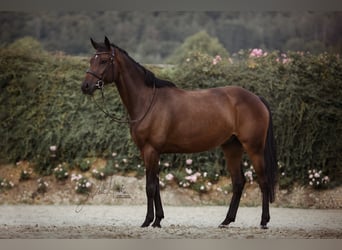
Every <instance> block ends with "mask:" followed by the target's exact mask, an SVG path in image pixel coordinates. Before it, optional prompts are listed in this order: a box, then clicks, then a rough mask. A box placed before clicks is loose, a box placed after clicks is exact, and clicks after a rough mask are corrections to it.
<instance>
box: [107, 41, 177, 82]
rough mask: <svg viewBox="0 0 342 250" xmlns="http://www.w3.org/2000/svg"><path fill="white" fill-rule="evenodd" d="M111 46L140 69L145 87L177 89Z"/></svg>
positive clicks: (124, 52) (121, 50) (123, 51)
mask: <svg viewBox="0 0 342 250" xmlns="http://www.w3.org/2000/svg"><path fill="white" fill-rule="evenodd" d="M111 46H113V47H115V48H116V49H118V50H119V51H120V52H122V53H123V54H125V55H126V56H127V57H128V58H129V59H130V60H131V61H132V62H133V63H134V64H135V65H136V66H137V67H138V68H140V69H142V71H143V72H144V74H145V84H146V86H147V87H150V88H153V87H154V86H155V87H156V88H165V87H169V88H176V87H177V86H176V85H175V84H174V83H173V82H170V81H167V80H162V79H159V78H158V77H156V76H155V75H154V73H153V72H152V71H150V70H148V69H146V68H145V67H144V66H142V65H141V64H140V63H138V62H136V61H135V60H134V59H133V58H132V57H130V55H129V54H128V53H127V52H126V51H125V50H123V49H121V48H120V47H118V46H116V45H115V44H111ZM105 48H106V46H105V45H104V44H103V49H105ZM101 49H102V48H101Z"/></svg>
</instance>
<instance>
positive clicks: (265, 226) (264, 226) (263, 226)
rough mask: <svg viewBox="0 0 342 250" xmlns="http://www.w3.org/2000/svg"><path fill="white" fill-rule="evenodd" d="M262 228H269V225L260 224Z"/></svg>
mask: <svg viewBox="0 0 342 250" xmlns="http://www.w3.org/2000/svg"><path fill="white" fill-rule="evenodd" d="M260 228H261V229H268V226H267V225H260Z"/></svg>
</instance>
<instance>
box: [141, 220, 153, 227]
mask: <svg viewBox="0 0 342 250" xmlns="http://www.w3.org/2000/svg"><path fill="white" fill-rule="evenodd" d="M150 224H151V222H148V221H145V222H144V223H143V224H142V225H141V227H148V226H149V225H150Z"/></svg>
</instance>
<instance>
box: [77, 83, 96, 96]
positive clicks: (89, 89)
mask: <svg viewBox="0 0 342 250" xmlns="http://www.w3.org/2000/svg"><path fill="white" fill-rule="evenodd" d="M81 89H82V92H83V94H86V95H93V93H94V92H95V90H96V89H98V87H97V85H96V84H93V83H90V82H87V81H84V82H83V83H82V85H81Z"/></svg>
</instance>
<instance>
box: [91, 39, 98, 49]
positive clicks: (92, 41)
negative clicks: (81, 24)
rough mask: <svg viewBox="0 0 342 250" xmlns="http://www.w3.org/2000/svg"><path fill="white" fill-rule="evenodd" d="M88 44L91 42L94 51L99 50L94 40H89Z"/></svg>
mask: <svg viewBox="0 0 342 250" xmlns="http://www.w3.org/2000/svg"><path fill="white" fill-rule="evenodd" d="M90 42H91V44H92V45H93V47H94V49H96V50H97V49H98V48H99V45H98V44H97V42H95V41H94V40H93V38H90Z"/></svg>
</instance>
